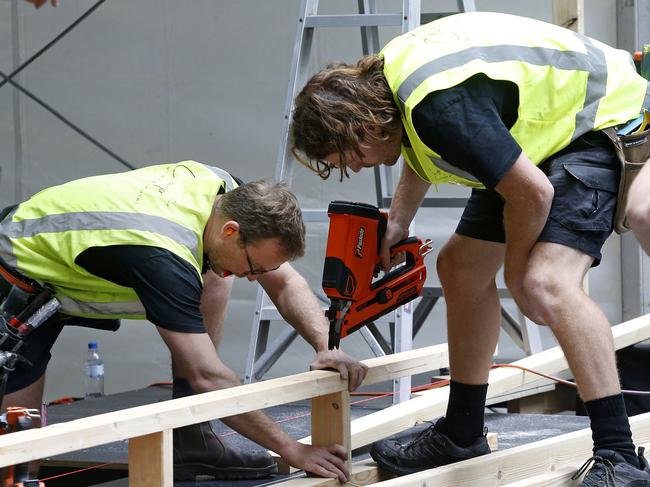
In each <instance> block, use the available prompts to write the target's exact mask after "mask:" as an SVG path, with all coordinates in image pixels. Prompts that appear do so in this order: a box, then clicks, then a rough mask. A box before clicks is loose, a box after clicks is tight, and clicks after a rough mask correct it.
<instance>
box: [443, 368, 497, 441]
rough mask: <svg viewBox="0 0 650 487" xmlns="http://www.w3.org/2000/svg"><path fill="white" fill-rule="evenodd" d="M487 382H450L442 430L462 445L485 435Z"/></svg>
mask: <svg viewBox="0 0 650 487" xmlns="http://www.w3.org/2000/svg"><path fill="white" fill-rule="evenodd" d="M487 389H488V385H487V384H480V385H474V384H461V383H460V382H455V381H453V380H452V381H451V382H450V384H449V403H448V404H447V413H446V414H445V419H444V421H443V423H442V430H443V432H444V433H445V434H447V436H449V437H450V438H451V439H452V441H453V442H454V443H456V444H457V445H458V446H460V447H463V448H465V447H468V446H470V445H471V444H473V443H474V442H475V441H476V439H477V438H478V437H479V436H481V435H483V428H484V426H485V411H484V409H485V398H486V397H487Z"/></svg>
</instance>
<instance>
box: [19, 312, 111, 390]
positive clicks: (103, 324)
mask: <svg viewBox="0 0 650 487" xmlns="http://www.w3.org/2000/svg"><path fill="white" fill-rule="evenodd" d="M64 326H81V327H84V328H94V329H99V330H106V331H117V329H118V328H119V327H120V320H118V319H94V318H80V317H75V316H68V315H63V314H56V315H54V316H52V317H51V318H50V319H49V320H47V321H46V322H45V323H43V324H42V325H41V326H39V327H38V328H36V330H34V331H33V332H32V333H30V334H29V336H28V337H27V339H26V340H25V344H24V345H23V346H22V347H21V349H20V350H19V351H18V353H19V354H20V355H22V356H23V357H25V358H26V359H27V360H29V362H30V363H31V365H30V364H26V363H21V364H19V365H18V366H17V367H16V370H14V371H13V372H11V373H10V374H9V379H8V381H7V391H6V392H7V393H10V392H16V391H19V390H21V389H23V388H25V387H27V386H29V385H32V384H33V383H34V382H36V381H37V380H38V379H40V378H41V376H42V375H43V374H44V373H45V369H47V364H48V363H49V362H50V358H52V354H51V353H50V350H52V347H53V346H54V342H56V339H57V338H58V337H59V334H60V333H61V330H62V329H63V327H64Z"/></svg>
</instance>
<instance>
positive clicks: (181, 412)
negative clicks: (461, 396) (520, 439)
mask: <svg viewBox="0 0 650 487" xmlns="http://www.w3.org/2000/svg"><path fill="white" fill-rule="evenodd" d="M612 332H613V334H614V343H615V346H616V348H617V349H618V348H623V347H626V346H628V345H631V344H634V343H638V342H640V341H643V340H646V339H648V338H650V315H646V316H643V317H640V318H636V319H634V320H630V321H627V322H625V323H622V324H621V325H618V326H615V327H613V328H612ZM365 363H366V364H367V365H368V366H369V372H368V376H367V378H366V380H365V381H364V384H372V383H376V382H381V381H385V380H389V379H393V378H396V377H400V376H401V375H411V374H417V373H421V372H426V371H429V370H433V369H439V368H440V367H442V366H444V364H446V363H448V356H447V350H446V344H445V345H440V346H435V347H428V348H425V349H418V350H412V351H409V352H402V353H399V354H393V355H388V356H385V357H378V358H374V359H369V360H367V361H365ZM520 363H522V364H525V365H527V366H528V367H531V368H534V369H536V370H540V371H543V372H546V373H556V372H557V371H560V370H563V369H566V368H567V365H566V361H565V360H564V357H563V356H562V354H561V352H559V350H558V349H551V350H548V351H545V352H542V353H540V354H537V355H535V356H532V357H528V358H526V359H524V360H522V361H520ZM533 380H536V378H535V377H533V376H532V375H531V374H529V373H525V372H522V371H519V370H510V369H499V370H494V371H493V372H492V374H490V391H489V394H490V395H499V394H503V393H506V392H508V391H509V390H511V389H513V388H517V387H521V386H523V385H525V384H528V383H529V382H531V381H533ZM346 390H347V383H346V382H344V381H342V380H341V379H340V377H339V374H338V373H337V372H331V371H323V370H318V371H311V372H307V373H304V374H296V375H293V376H289V377H283V378H279V379H273V380H268V381H264V382H257V383H254V384H247V385H244V386H239V387H234V388H231V389H226V390H221V391H214V392H208V393H205V394H199V395H196V396H191V397H186V398H181V399H174V400H171V401H165V402H160V403H156V404H149V405H146V406H139V407H135V408H129V409H125V410H122V411H117V412H112V413H107V414H102V415H98V416H92V417H88V418H83V419H78V420H75V421H70V422H68V423H59V424H54V425H50V426H46V427H45V428H41V429H31V430H27V431H21V432H18V433H12V434H9V435H3V436H2V437H0V467H2V466H7V465H13V464H16V463H24V462H27V461H31V460H35V459H39V458H43V457H48V456H53V455H57V454H60V453H64V452H68V451H74V450H80V449H83V448H90V447H92V446H97V445H101V444H105V443H110V442H113V441H121V440H125V439H130V438H139V437H146V436H147V435H149V438H139V439H136V440H135V441H133V442H132V444H131V445H130V448H129V450H130V452H129V456H130V459H131V460H132V461H134V462H138V463H137V464H134V465H130V467H132V468H134V472H136V473H137V472H138V471H146V469H147V468H148V466H147V465H146V463H151V464H152V465H155V464H156V463H158V465H163V468H162V469H161V470H164V472H162V473H161V482H163V483H162V484H160V485H165V484H164V481H165V480H164V479H165V478H167V477H168V473H167V472H169V470H168V469H170V468H171V455H170V454H169V446H165V444H167V445H169V443H170V441H169V433H163V432H165V431H169V430H170V429H172V428H176V427H181V426H185V425H188V424H194V423H198V422H202V421H208V420H211V419H216V418H222V417H226V416H231V415H234V414H240V413H243V412H248V411H252V410H256V409H261V408H266V407H270V406H275V405H278V404H285V403H290V402H294V401H299V400H303V399H310V398H313V397H319V396H323V395H328V394H334V393H341V392H345V391H346ZM432 398H433V399H435V401H432ZM445 401H446V391H444V390H442V391H440V390H436V391H432V392H431V393H428V395H426V396H422V397H420V398H417V399H414V400H411V401H407V402H406V403H404V404H401V405H398V406H393V407H392V408H388V409H387V410H385V411H387V412H389V414H388V415H383V414H381V413H380V414H377V413H375V414H373V415H371V416H374V418H373V420H374V422H375V423H382V424H379V425H375V426H374V430H371V429H368V422H364V427H365V428H366V430H365V431H364V432H363V433H364V434H365V436H363V437H362V435H360V434H359V433H358V431H359V428H358V424H359V422H360V421H362V420H363V419H365V418H362V419H361V420H356V421H355V422H353V429H352V438H351V446H352V447H353V448H354V447H355V443H356V444H357V445H361V444H368V443H370V441H374V439H378V438H381V437H383V436H386V435H387V434H392V433H394V432H397V431H400V430H401V429H404V428H405V427H407V426H409V425H408V424H407V426H402V427H400V428H397V429H395V425H397V424H405V423H409V422H410V423H411V424H413V422H414V420H415V419H417V418H419V417H423V416H426V417H425V418H424V419H430V418H433V417H435V416H437V415H440V414H441V412H440V410H441V408H442V404H443V403H444V402H445ZM432 402H434V404H433V407H432V405H431V403H432ZM403 406H408V408H405V407H403ZM396 408H400V409H396ZM405 411H406V414H405V413H404V412H405ZM398 412H399V414H398ZM382 413H383V412H382ZM400 414H401V416H400ZM405 416H406V418H405ZM642 420H645V423H643V422H642ZM354 423H357V433H356V435H357V437H356V438H355V429H354V427H355V425H354ZM387 423H390V427H389V428H386V427H385V425H386V424H387ZM631 423H632V426H633V431H635V432H636V435H637V442H642V443H645V442H650V421H648V420H647V415H643V416H637V417H635V418H632V421H631ZM391 429H392V431H391ZM387 430H388V433H386V431H387ZM565 437H568V435H567V436H565ZM565 437H563V438H565ZM571 438H573V437H571ZM545 441H546V440H545ZM581 441H582V443H581V445H583V446H584V445H588V446H584V448H583V450H584V451H585V452H586V451H588V450H590V436H589V434H588V432H585V434H584V438H582V439H581ZM362 442H365V443H362ZM540 443H544V442H540ZM574 443H575V440H571V441H569V440H567V439H565V440H563V441H562V442H561V443H560V444H557V445H555V444H551V443H545V444H544V445H545V446H543V447H541V448H540V449H538V450H534V449H531V447H530V446H528V447H527V449H525V450H524V449H522V448H521V447H520V449H512V450H508V451H507V452H497V453H494V454H492V455H489V456H488V457H483V458H479V459H473V460H470V461H468V462H465V463H464V464H462V468H461V465H458V466H457V467H458V469H459V470H458V472H462V478H466V479H467V480H464V481H462V482H460V483H458V481H457V480H454V479H456V478H459V477H458V475H459V473H458V472H456V471H455V470H454V468H453V467H442V468H440V469H437V470H436V474H435V475H436V476H437V477H436V480H435V482H436V483H435V485H437V486H444V485H471V481H470V480H469V479H471V478H474V477H476V478H478V477H480V478H481V482H483V479H484V478H485V479H487V480H489V479H490V478H491V477H490V475H494V476H495V478H500V480H499V481H500V482H502V483H505V482H506V481H507V482H515V481H518V480H521V479H523V478H526V477H527V476H530V475H537V474H542V473H545V472H548V469H550V467H549V466H548V464H546V463H544V462H543V461H542V460H543V458H547V457H550V458H554V459H556V460H557V461H556V462H555V463H557V465H558V467H560V466H562V465H563V464H564V463H566V461H567V459H568V458H570V457H571V456H570V455H569V454H568V452H567V451H566V450H567V448H568V449H571V450H572V451H573V450H576V451H578V450H579V449H580V448H582V447H579V445H578V444H577V443H576V444H575V445H574ZM154 444H155V445H156V446H155V447H154V446H152V445H154ZM567 445H569V446H567ZM571 445H573V446H571ZM520 451H523V452H525V453H520V454H518V455H519V457H517V455H512V454H513V452H514V453H517V452H520ZM504 453H508V456H503V454H504ZM583 453H584V452H583ZM511 455H512V456H513V457H514V458H516V459H517V460H516V461H515V462H514V463H513V462H512V461H511V460H510V459H511ZM526 456H528V457H529V458H530V461H531V462H532V464H531V465H528V466H527V467H526V469H525V475H520V476H519V477H517V475H515V474H514V473H516V472H517V471H521V470H522V467H521V465H527V463H526V461H525V458H524V457H526ZM499 461H502V463H500V464H498V465H496V466H495V465H492V463H489V462H499ZM476 462H478V463H476ZM481 462H488V463H486V464H485V465H483V464H482V463H481ZM475 464H476V465H478V467H474V465H475ZM538 464H539V465H542V467H540V466H539V465H538ZM488 467H490V468H494V469H496V473H490V472H489V471H487V470H486V472H488V473H487V474H486V476H485V477H483V476H482V475H479V474H478V471H479V470H480V471H483V470H484V468H488ZM451 470H453V472H452V473H449V472H448V471H451ZM513 472H514V473H513ZM366 474H367V475H369V477H372V474H370V473H368V472H366ZM417 475H420V474H417ZM445 475H446V476H447V477H444V476H445ZM402 479H404V478H402ZM445 479H447V480H445ZM449 479H451V480H449ZM397 480H399V479H394V480H390V481H387V482H396V481H397ZM417 482H418V483H419V484H420V485H422V482H424V483H428V480H426V479H424V478H423V479H420V480H418V481H417ZM439 482H441V483H439ZM444 482H447V483H444ZM468 482H469V483H468ZM134 484H135V483H134ZM429 485H434V484H429ZM481 485H492V484H490V483H485V484H484V483H481ZM494 485H497V484H494ZM382 487H392V484H391V486H383V483H382Z"/></svg>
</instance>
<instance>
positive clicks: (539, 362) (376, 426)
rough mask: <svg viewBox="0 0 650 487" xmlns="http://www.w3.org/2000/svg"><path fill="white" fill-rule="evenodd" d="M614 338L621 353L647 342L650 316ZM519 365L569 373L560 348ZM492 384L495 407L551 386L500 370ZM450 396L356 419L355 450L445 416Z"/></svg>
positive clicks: (442, 392) (617, 330)
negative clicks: (516, 393) (500, 400)
mask: <svg viewBox="0 0 650 487" xmlns="http://www.w3.org/2000/svg"><path fill="white" fill-rule="evenodd" d="M612 334H613V336H614V346H615V348H616V349H617V350H620V349H621V348H625V347H627V346H629V345H633V344H635V343H639V342H642V341H644V340H647V339H648V338H650V315H644V316H641V317H639V318H635V319H633V320H630V321H626V322H625V323H622V324H620V325H617V326H614V327H612ZM515 364H516V365H521V366H523V367H526V368H529V369H532V370H536V371H539V372H543V373H545V374H550V375H559V374H561V373H564V371H566V370H568V369H569V367H568V364H567V362H566V359H565V358H564V354H563V353H562V350H561V349H560V347H555V348H551V349H549V350H546V351H544V352H542V353H538V354H535V355H531V356H530V357H526V358H524V359H522V360H519V361H517V362H515ZM489 383H490V387H489V389H488V404H492V403H493V400H494V398H497V397H500V396H504V395H505V394H507V393H508V392H509V391H511V390H514V389H517V388H526V387H529V386H530V385H531V384H536V385H541V384H543V383H550V382H549V380H548V379H540V377H539V376H537V375H534V374H531V373H528V372H524V371H522V370H517V369H496V370H493V371H492V372H491V373H490V379H489ZM448 393H449V392H448V389H447V388H440V389H433V390H431V391H425V392H423V393H422V394H421V395H420V397H417V398H415V399H411V400H410V401H406V402H404V403H401V404H397V405H395V406H391V407H389V408H386V409H384V410H382V411H378V412H376V413H372V414H368V415H367V416H364V417H362V418H359V419H355V420H354V421H352V427H351V432H352V448H353V449H356V448H360V447H362V446H365V445H369V444H370V443H373V442H375V441H377V440H380V439H382V438H386V437H388V436H391V435H394V434H396V433H398V432H400V431H403V430H405V429H407V428H410V427H412V426H414V425H415V424H417V423H421V422H422V421H429V420H432V419H434V418H436V417H438V416H442V415H443V414H444V413H445V410H446V408H447V397H448Z"/></svg>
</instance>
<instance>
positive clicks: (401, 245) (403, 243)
mask: <svg viewBox="0 0 650 487" xmlns="http://www.w3.org/2000/svg"><path fill="white" fill-rule="evenodd" d="M420 243H421V242H420V239H419V238H417V237H407V238H405V239H404V240H400V241H399V242H397V243H396V244H395V245H393V246H392V247H391V248H390V253H391V255H393V254H397V253H399V252H407V253H408V250H409V247H411V246H412V245H413V244H417V245H418V246H419V245H420Z"/></svg>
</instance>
